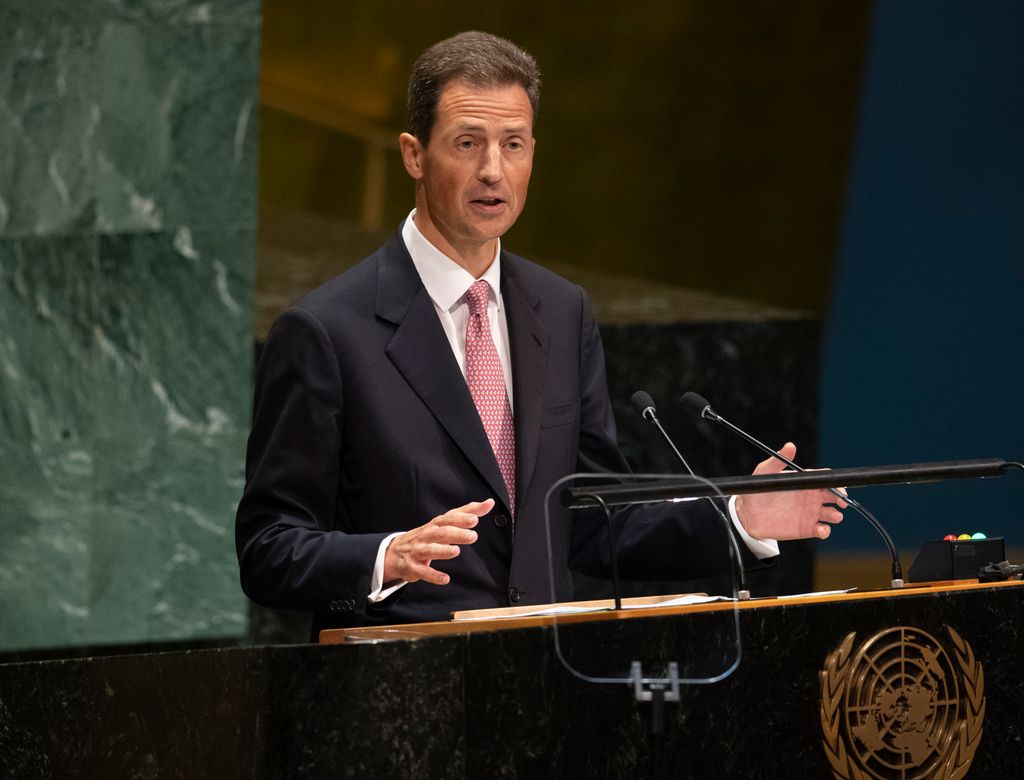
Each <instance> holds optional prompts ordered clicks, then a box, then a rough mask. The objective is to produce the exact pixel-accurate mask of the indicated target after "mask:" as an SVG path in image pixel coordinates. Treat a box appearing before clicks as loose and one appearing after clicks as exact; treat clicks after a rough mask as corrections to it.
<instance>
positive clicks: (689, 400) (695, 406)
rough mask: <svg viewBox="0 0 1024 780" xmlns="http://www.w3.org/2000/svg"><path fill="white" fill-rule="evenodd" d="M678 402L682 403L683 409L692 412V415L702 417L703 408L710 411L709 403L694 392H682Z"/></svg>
mask: <svg viewBox="0 0 1024 780" xmlns="http://www.w3.org/2000/svg"><path fill="white" fill-rule="evenodd" d="M680 403H681V404H682V405H683V409H685V410H686V411H687V412H689V413H690V414H692V415H693V416H694V417H701V418H703V417H704V416H705V415H704V412H705V410H707V411H708V412H710V411H711V403H710V402H709V401H708V399H707V398H705V397H704V396H702V395H698V394H697V393H694V392H688V393H684V394H683V397H682V398H681V399H680Z"/></svg>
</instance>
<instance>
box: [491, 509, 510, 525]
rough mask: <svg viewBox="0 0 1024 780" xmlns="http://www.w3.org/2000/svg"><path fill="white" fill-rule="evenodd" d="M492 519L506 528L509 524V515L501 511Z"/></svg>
mask: <svg viewBox="0 0 1024 780" xmlns="http://www.w3.org/2000/svg"><path fill="white" fill-rule="evenodd" d="M492 519H493V520H494V524H495V525H496V526H498V528H504V527H505V526H506V525H508V515H505V514H502V513H501V512H498V513H496V514H495V515H494V517H493V518H492Z"/></svg>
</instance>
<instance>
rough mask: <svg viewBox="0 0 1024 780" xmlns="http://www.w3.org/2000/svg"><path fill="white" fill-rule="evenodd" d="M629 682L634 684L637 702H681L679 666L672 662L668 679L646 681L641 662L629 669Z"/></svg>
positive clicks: (634, 662) (660, 678)
mask: <svg viewBox="0 0 1024 780" xmlns="http://www.w3.org/2000/svg"><path fill="white" fill-rule="evenodd" d="M629 680H630V682H632V683H633V694H634V696H636V700H637V701H654V700H656V699H660V700H661V701H674V702H677V701H679V664H677V663H676V662H675V661H670V662H669V664H668V677H664V678H662V677H656V678H654V679H651V680H645V679H644V675H643V671H642V670H641V668H640V662H639V661H633V663H632V664H630V667H629Z"/></svg>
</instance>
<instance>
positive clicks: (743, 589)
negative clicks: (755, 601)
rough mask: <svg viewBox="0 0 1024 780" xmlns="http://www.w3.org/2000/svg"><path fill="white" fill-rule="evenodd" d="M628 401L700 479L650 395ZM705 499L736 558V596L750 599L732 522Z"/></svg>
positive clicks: (637, 395)
mask: <svg viewBox="0 0 1024 780" xmlns="http://www.w3.org/2000/svg"><path fill="white" fill-rule="evenodd" d="M630 400H631V401H632V402H633V406H635V407H636V409H637V411H638V412H640V416H641V417H643V418H644V419H645V420H649V421H650V422H652V423H654V425H655V426H656V427H657V429H658V430H659V431H660V432H661V436H662V438H664V439H665V441H667V442H668V446H669V447H671V448H672V452H674V453H675V454H676V457H677V458H679V462H680V463H682V464H683V468H684V469H686V470H687V471H688V472H689V474H690V476H692V477H696V478H697V479H700V477H697V474H696V472H695V471H694V470H693V469H692V468H690V464H689V463H687V462H686V458H684V457H683V453H681V452H680V451H679V448H678V447H676V444H675V442H674V441H672V437H671V436H669V435H668V432H667V431H666V430H665V429H664V428H662V427H661V421H660V420H658V413H657V411H656V410H655V408H654V399H653V398H652V397H651V395H650V393H647V392H645V391H644V390H637V391H636V392H635V393H633V396H632V398H631V399H630ZM706 498H707V500H708V503H710V504H711V506H712V508H713V509H714V510H715V512H717V513H718V516H719V517H720V518H721V519H722V522H723V523H725V532H726V534H727V535H728V537H729V542H730V545H731V547H732V551H733V555H734V556H735V558H736V571H737V575H738V579H739V588H738V590H737V594H736V595H737V597H738V598H739V600H740V601H746V600H747V599H749V598H750V589H749V588H747V576H746V574H745V572H744V571H743V556H742V554H741V553H740V549H739V544H738V543H737V541H736V537H735V536H733V533H732V522H731V521H730V520H729V518H728V517H726V516H725V512H723V511H722V507H720V506H719V505H718V502H717V501H715V500H714V499H713V498H711V497H710V496H706Z"/></svg>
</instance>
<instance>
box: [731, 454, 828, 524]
mask: <svg viewBox="0 0 1024 780" xmlns="http://www.w3.org/2000/svg"><path fill="white" fill-rule="evenodd" d="M779 454H780V455H782V456H783V457H785V458H788V459H789V460H793V458H794V457H796V445H795V444H793V443H792V442H787V443H786V444H785V445H783V447H782V449H780V450H779ZM785 468H786V464H784V463H783V462H782V461H780V460H778V459H777V458H768V459H767V460H764V461H761V462H760V463H758V464H757V468H756V469H754V474H778V473H779V472H780V471H783V470H784V469H785ZM845 508H846V502H845V501H843V500H842V499H841V498H839V497H838V496H836V495H834V494H832V493H830V492H829V491H827V490H800V491H795V492H792V493H748V494H746V495H742V496H737V497H736V515H737V516H738V517H739V521H740V522H741V523H742V524H743V527H744V528H745V529H746V530H747V533H748V534H750V535H751V536H753V537H754V538H755V539H780V540H781V539H807V538H814V539H828V536H829V534H830V533H832V525H833V524H835V523H840V522H842V520H843V513H842V512H840V511H839V510H840V509H845Z"/></svg>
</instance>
